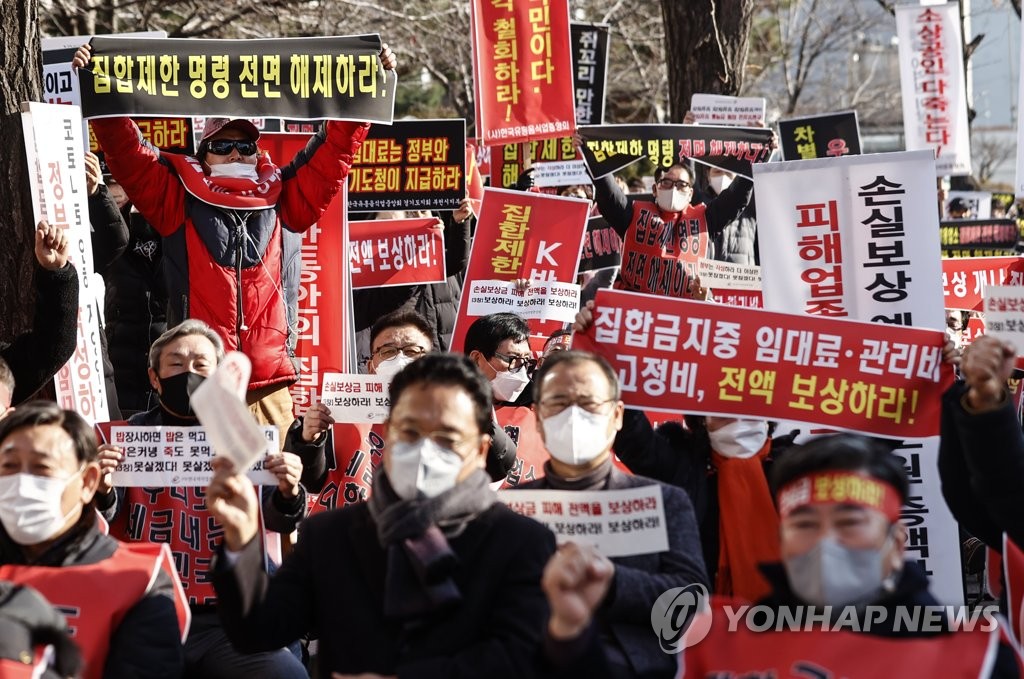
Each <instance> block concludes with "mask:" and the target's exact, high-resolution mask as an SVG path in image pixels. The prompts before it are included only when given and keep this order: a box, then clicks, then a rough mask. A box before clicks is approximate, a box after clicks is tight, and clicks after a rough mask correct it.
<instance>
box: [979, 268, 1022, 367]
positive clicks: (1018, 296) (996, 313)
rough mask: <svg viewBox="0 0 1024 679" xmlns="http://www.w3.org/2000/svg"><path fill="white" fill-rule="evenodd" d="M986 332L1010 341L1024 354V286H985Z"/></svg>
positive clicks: (1018, 352) (1018, 351)
mask: <svg viewBox="0 0 1024 679" xmlns="http://www.w3.org/2000/svg"><path fill="white" fill-rule="evenodd" d="M983 301H984V303H985V334H986V335H992V336H993V337H996V338H998V339H1001V340H1003V341H1005V342H1010V343H1011V344H1013V346H1014V347H1016V349H1017V355H1018V356H1020V355H1022V354H1024V287H1021V286H1019V285H991V286H988V287H986V288H985V293H984V299H983Z"/></svg>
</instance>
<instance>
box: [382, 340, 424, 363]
mask: <svg viewBox="0 0 1024 679" xmlns="http://www.w3.org/2000/svg"><path fill="white" fill-rule="evenodd" d="M373 353H374V355H376V356H380V358H381V360H382V361H390V360H391V359H393V358H394V357H395V356H398V354H399V353H402V354H405V355H406V356H407V357H409V358H419V357H420V356H422V355H423V354H425V353H427V350H426V349H424V348H423V347H421V346H420V345H418V344H406V345H405V346H404V347H395V346H383V347H381V348H380V349H378V350H377V351H375V352H373Z"/></svg>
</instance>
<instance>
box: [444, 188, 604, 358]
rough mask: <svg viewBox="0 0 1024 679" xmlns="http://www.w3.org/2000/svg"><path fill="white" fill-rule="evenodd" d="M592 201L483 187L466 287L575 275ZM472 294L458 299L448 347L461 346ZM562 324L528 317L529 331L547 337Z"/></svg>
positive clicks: (570, 278)
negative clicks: (457, 312)
mask: <svg viewBox="0 0 1024 679" xmlns="http://www.w3.org/2000/svg"><path fill="white" fill-rule="evenodd" d="M589 210H590V201H587V200H582V199H579V198H568V197H562V196H548V195H544V194H541V193H532V192H527V191H507V190H505V189H491V188H488V189H485V190H484V200H483V205H482V206H481V208H480V216H479V218H478V220H477V226H476V235H475V236H474V238H473V246H472V249H471V251H470V254H469V264H468V265H467V268H466V282H465V284H464V285H463V289H464V290H468V289H470V288H471V287H472V285H473V283H474V282H475V281H490V280H499V281H513V280H515V279H517V278H527V279H529V280H531V281H535V282H543V281H559V282H562V283H571V282H573V281H575V279H576V269H577V267H578V266H579V259H580V251H581V248H582V244H583V234H584V232H585V231H586V227H587V213H588V212H589ZM469 298H470V295H468V294H463V295H462V299H461V300H460V301H459V315H458V317H457V318H456V320H455V328H454V330H453V332H452V345H451V350H452V351H455V352H458V351H462V346H463V340H464V339H465V336H466V331H467V330H468V329H469V326H470V325H471V324H472V323H473V321H474V320H476V317H474V316H473V315H472V314H470V313H469V309H468V307H469ZM560 327H562V326H561V324H560V323H556V322H553V321H549V322H542V321H530V330H531V334H533V335H537V336H543V337H547V336H548V335H550V334H551V333H552V332H554V331H555V330H557V329H558V328H560Z"/></svg>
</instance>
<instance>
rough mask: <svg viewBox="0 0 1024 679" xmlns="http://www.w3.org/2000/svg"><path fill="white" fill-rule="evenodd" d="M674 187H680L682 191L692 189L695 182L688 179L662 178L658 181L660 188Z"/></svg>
mask: <svg viewBox="0 0 1024 679" xmlns="http://www.w3.org/2000/svg"><path fill="white" fill-rule="evenodd" d="M673 187H675V188H677V189H679V190H680V191H685V190H686V189H692V188H693V184H691V183H690V182H688V181H686V180H685V179H674V180H673V179H662V180H661V181H659V182H658V188H660V189H671V188H673Z"/></svg>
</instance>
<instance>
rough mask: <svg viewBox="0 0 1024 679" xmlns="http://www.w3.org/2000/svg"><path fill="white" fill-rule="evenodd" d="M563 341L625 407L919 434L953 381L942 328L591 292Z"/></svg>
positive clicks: (930, 428) (930, 427)
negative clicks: (589, 314)
mask: <svg viewBox="0 0 1024 679" xmlns="http://www.w3.org/2000/svg"><path fill="white" fill-rule="evenodd" d="M594 321H595V322H594V326H593V327H592V328H591V329H590V330H589V331H588V332H587V333H586V334H584V335H577V336H576V337H575V338H574V340H573V348H582V349H586V350H590V351H595V352H597V353H599V354H601V355H603V356H604V357H605V358H607V359H608V360H609V361H610V362H611V364H612V365H613V366H614V367H615V370H616V372H617V373H618V375H619V381H620V383H621V388H622V398H623V400H624V401H625V402H626V405H628V406H630V407H634V408H644V409H647V410H665V409H671V410H682V411H684V412H687V413H697V414H700V413H703V414H709V415H724V416H740V417H755V418H764V419H769V420H794V421H798V422H806V423H809V424H820V425H825V426H828V427H831V428H833V429H843V430H848V431H855V432H861V433H864V434H874V435H878V436H892V437H895V438H900V439H919V438H926V437H928V436H935V435H937V434H938V432H939V413H940V398H941V395H942V392H943V391H945V390H946V388H947V387H948V386H949V385H951V384H952V382H953V371H952V368H951V367H950V366H949V365H948V364H946V363H943V361H942V347H943V344H944V342H945V335H944V333H942V332H941V331H936V330H924V329H921V328H904V327H894V326H879V325H877V324H872V323H861V322H858V321H848V320H840V319H831V318H826V317H814V316H805V315H802V314H782V313H776V312H769V311H761V310H757V309H749V310H747V311H746V312H745V313H743V314H737V313H736V312H735V310H734V309H732V308H729V307H726V306H722V305H719V304H708V303H704V302H694V301H689V300H678V299H666V298H662V297H655V296H650V295H643V294H639V293H631V292H623V291H617V290H601V291H599V292H598V294H597V299H596V308H595V309H594Z"/></svg>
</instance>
